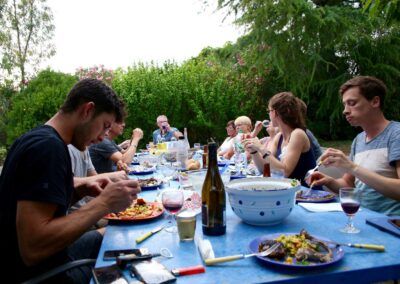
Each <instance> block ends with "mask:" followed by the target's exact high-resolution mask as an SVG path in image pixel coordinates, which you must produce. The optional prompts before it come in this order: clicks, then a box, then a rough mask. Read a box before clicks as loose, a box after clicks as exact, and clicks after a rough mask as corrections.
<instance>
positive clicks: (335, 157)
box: [320, 148, 357, 173]
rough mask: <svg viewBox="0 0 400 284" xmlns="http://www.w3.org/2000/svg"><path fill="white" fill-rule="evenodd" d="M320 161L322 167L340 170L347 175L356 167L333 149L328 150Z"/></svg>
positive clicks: (341, 153)
mask: <svg viewBox="0 0 400 284" xmlns="http://www.w3.org/2000/svg"><path fill="white" fill-rule="evenodd" d="M320 159H321V161H322V164H323V165H324V166H326V167H337V168H341V169H343V170H345V171H346V172H347V173H352V171H353V170H354V169H355V168H356V167H357V165H356V164H355V163H353V162H352V161H351V160H350V159H349V158H348V157H347V156H346V155H345V154H344V153H343V152H342V151H340V150H337V149H333V148H328V149H327V150H326V151H325V152H324V153H323V154H322V155H321V158H320Z"/></svg>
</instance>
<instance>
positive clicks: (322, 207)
mask: <svg viewBox="0 0 400 284" xmlns="http://www.w3.org/2000/svg"><path fill="white" fill-rule="evenodd" d="M298 205H299V206H301V207H303V208H304V209H306V210H307V211H310V212H335V211H343V209H342V206H340V203H339V202H334V203H305V202H299V203H298Z"/></svg>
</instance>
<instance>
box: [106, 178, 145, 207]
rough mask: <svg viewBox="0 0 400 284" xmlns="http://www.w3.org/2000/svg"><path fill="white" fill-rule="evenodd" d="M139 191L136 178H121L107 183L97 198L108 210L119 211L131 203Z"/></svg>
mask: <svg viewBox="0 0 400 284" xmlns="http://www.w3.org/2000/svg"><path fill="white" fill-rule="evenodd" d="M139 192H140V186H139V183H138V182H137V181H136V180H121V181H118V182H114V183H110V184H108V185H107V186H106V188H105V189H104V190H103V191H102V192H101V194H100V195H99V197H98V198H100V199H101V201H102V203H103V204H104V205H105V206H106V207H107V208H108V209H109V212H120V211H123V210H125V209H126V208H127V207H129V206H130V205H131V204H132V202H133V200H135V199H136V197H137V193H139Z"/></svg>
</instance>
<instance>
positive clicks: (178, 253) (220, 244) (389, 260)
mask: <svg viewBox="0 0 400 284" xmlns="http://www.w3.org/2000/svg"><path fill="white" fill-rule="evenodd" d="M156 193H157V192H156V191H148V192H142V193H141V194H140V197H143V198H145V199H146V200H149V201H152V200H154V198H155V196H156ZM165 214H167V213H165ZM382 216H384V215H382V214H378V213H375V212H372V211H370V210H368V209H365V208H362V210H361V211H359V212H358V213H357V215H356V216H355V226H356V227H357V228H359V229H361V232H360V233H358V234H344V233H341V232H340V231H339V229H340V228H342V227H343V226H344V225H345V223H346V221H347V217H346V216H345V214H344V213H343V212H324V213H311V212H308V211H306V210H305V209H303V208H302V207H300V206H297V205H296V206H295V208H294V210H293V211H292V213H291V214H290V215H289V217H287V218H286V219H285V220H284V221H283V222H282V223H281V224H278V225H275V226H263V227H258V226H251V225H248V224H246V223H244V222H242V220H241V219H240V218H239V217H237V216H236V215H235V214H234V213H233V211H232V209H231V207H230V205H229V201H228V199H227V220H226V224H227V226H226V227H227V231H226V234H225V235H223V236H218V237H210V236H203V234H202V228H201V216H200V215H198V216H197V217H198V219H197V228H196V236H197V237H204V239H208V240H210V242H211V244H212V246H213V249H214V252H215V256H216V257H220V256H228V255H234V254H241V253H247V252H249V249H248V246H249V243H250V242H251V241H252V240H253V239H255V238H257V237H260V236H262V235H266V234H272V233H289V232H295V233H298V232H300V230H301V229H306V230H307V231H308V232H309V233H310V234H315V235H318V236H321V237H325V238H328V239H331V240H334V241H337V242H343V243H372V244H382V245H384V246H385V247H386V251H385V252H375V251H370V250H365V249H356V248H349V247H344V248H343V249H344V251H345V255H344V258H343V259H342V260H341V261H339V262H338V263H335V264H333V265H331V266H327V267H326V268H322V269H320V268H314V269H308V268H306V267H305V268H304V269H289V268H283V267H278V266H274V265H269V264H265V263H263V262H261V261H260V260H258V259H257V258H255V257H252V258H247V259H242V260H238V261H235V262H228V263H222V264H219V265H216V266H207V267H206V273H203V274H197V275H192V276H181V277H179V278H178V279H177V283H191V284H192V283H271V282H275V283H278V282H279V283H318V282H323V283H340V282H345V283H369V282H374V281H380V280H389V279H400V249H399V248H400V239H399V238H397V237H395V236H392V235H390V234H388V233H385V232H382V231H380V230H379V229H377V228H375V227H372V226H370V225H368V224H366V223H365V220H366V219H367V218H373V217H382ZM165 222H166V221H165V219H164V218H163V217H161V218H158V219H155V220H152V221H148V222H136V223H121V224H118V223H110V224H109V225H108V226H107V228H106V233H105V236H104V239H103V243H102V246H101V249H100V253H99V256H98V258H97V263H96V267H102V266H107V265H111V264H113V262H112V261H104V260H103V254H104V252H105V251H106V250H114V249H129V248H135V247H143V248H148V249H149V250H150V252H152V253H156V252H159V251H160V249H161V248H164V247H166V248H168V249H169V250H170V251H171V252H172V253H173V255H174V257H173V258H170V259H167V258H163V257H159V258H156V259H157V260H158V261H160V262H161V263H162V264H164V265H165V266H166V267H167V268H168V269H170V270H171V269H174V268H181V267H187V266H194V265H199V264H203V262H202V259H201V257H200V254H199V251H198V249H197V247H196V244H195V242H180V241H179V237H178V234H173V233H168V232H166V231H165V230H162V231H161V232H158V233H157V234H155V235H153V236H152V237H150V238H148V239H147V240H145V241H144V242H142V243H141V244H140V245H136V242H135V239H136V238H138V237H139V236H141V235H143V234H144V233H147V232H149V231H151V230H152V229H154V228H155V227H157V226H160V225H163V224H164V223H165ZM203 265H204V264H203ZM124 275H125V276H126V277H127V279H132V278H131V276H130V274H129V273H128V270H126V271H124Z"/></svg>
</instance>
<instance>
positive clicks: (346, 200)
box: [339, 187, 361, 234]
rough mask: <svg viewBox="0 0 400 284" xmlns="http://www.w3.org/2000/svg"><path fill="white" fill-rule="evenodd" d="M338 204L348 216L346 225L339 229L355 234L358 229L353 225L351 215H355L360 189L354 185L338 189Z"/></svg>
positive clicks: (359, 202)
mask: <svg viewBox="0 0 400 284" xmlns="http://www.w3.org/2000/svg"><path fill="white" fill-rule="evenodd" d="M339 196H340V205H341V206H342V209H343V211H344V213H346V215H347V217H348V222H347V225H346V227H344V228H342V229H340V231H341V232H343V233H348V234H357V233H359V232H360V230H359V229H357V228H356V227H354V224H353V217H354V215H356V213H357V211H358V209H359V208H360V205H361V189H357V188H354V187H344V188H341V189H340V190H339Z"/></svg>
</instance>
